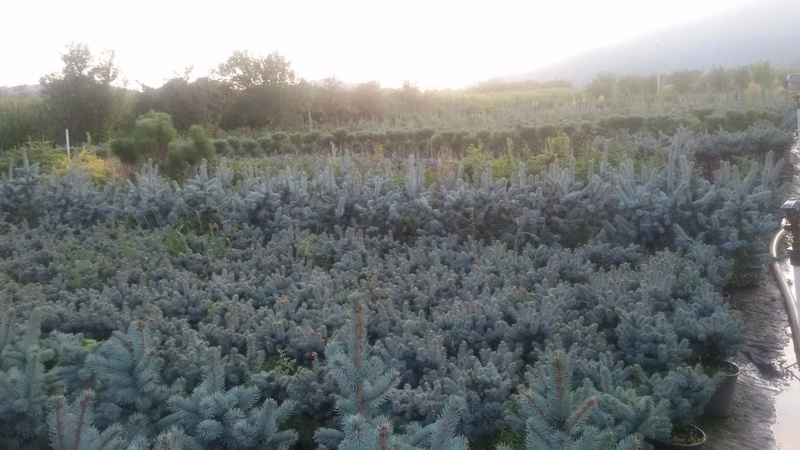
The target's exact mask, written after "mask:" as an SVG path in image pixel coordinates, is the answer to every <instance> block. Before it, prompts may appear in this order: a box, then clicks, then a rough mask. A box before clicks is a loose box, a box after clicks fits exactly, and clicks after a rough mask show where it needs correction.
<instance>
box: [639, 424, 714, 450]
mask: <svg viewBox="0 0 800 450" xmlns="http://www.w3.org/2000/svg"><path fill="white" fill-rule="evenodd" d="M687 426H688V427H691V428H693V429H694V430H696V432H697V434H698V435H700V436H702V438H700V439H698V441H697V442H695V443H692V444H675V443H673V442H666V441H660V440H658V439H648V440H647V441H648V442H650V444H652V445H653V450H701V449H702V448H703V445H704V444H705V443H706V433H705V432H703V430H701V429H700V428H698V427H696V426H694V425H692V424H688V425H687Z"/></svg>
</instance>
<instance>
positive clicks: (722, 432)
mask: <svg viewBox="0 0 800 450" xmlns="http://www.w3.org/2000/svg"><path fill="white" fill-rule="evenodd" d="M760 280H761V281H760V283H759V285H758V286H755V287H751V288H743V289H739V290H736V291H733V292H731V298H730V301H731V302H733V304H734V306H735V307H736V309H738V310H739V311H741V312H742V315H743V317H744V319H745V321H746V322H747V324H748V332H747V344H746V351H745V352H742V353H740V354H739V355H737V356H736V357H735V358H733V359H732V360H733V361H734V362H735V363H736V364H737V365H738V366H739V367H740V369H741V373H740V374H739V380H738V383H737V386H736V394H735V396H734V401H733V409H732V413H731V416H730V417H728V418H726V419H712V418H702V419H701V420H699V421H698V423H697V424H698V425H699V426H700V427H701V428H702V429H703V430H704V431H705V432H706V436H707V440H706V444H705V447H704V448H705V449H706V450H737V449H746V450H762V449H763V450H768V449H777V448H781V449H785V450H788V449H789V448H794V447H788V446H786V445H785V444H786V443H778V442H776V438H775V433H774V432H773V425H775V422H776V418H777V416H776V410H775V397H776V395H777V394H778V393H779V392H780V391H781V390H782V387H784V386H786V385H787V383H788V380H789V377H791V373H790V370H788V369H787V368H786V367H788V366H789V362H788V361H787V358H785V354H784V349H785V348H786V347H787V345H789V341H790V335H789V334H788V333H787V329H788V326H789V325H788V320H787V316H786V312H785V310H784V307H783V301H782V299H781V294H780V290H779V288H778V286H777V284H776V283H775V281H774V276H773V274H772V272H771V271H770V270H769V267H766V268H765V269H764V270H763V274H762V276H761V277H760ZM754 360H755V361H757V362H758V363H759V364H758V365H757V364H755V363H754ZM798 426H800V424H799V425H798ZM779 444H782V445H779Z"/></svg>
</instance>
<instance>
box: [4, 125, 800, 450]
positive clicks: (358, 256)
mask: <svg viewBox="0 0 800 450" xmlns="http://www.w3.org/2000/svg"><path fill="white" fill-rule="evenodd" d="M792 139H793V137H792V135H791V133H789V132H787V131H785V130H783V129H781V128H779V127H776V126H775V125H774V124H770V123H762V122H759V123H756V124H754V125H752V126H750V127H743V128H742V130H741V131H738V132H725V131H722V130H720V131H719V132H713V133H707V132H696V131H690V130H688V129H686V128H683V127H679V128H678V129H677V130H674V132H673V133H670V134H664V133H652V132H650V131H646V130H644V131H639V132H635V133H634V132H624V131H622V132H619V133H616V134H614V136H612V137H602V136H597V137H595V138H594V140H593V141H592V142H590V143H589V144H587V147H586V148H587V149H588V150H586V151H584V152H582V154H581V157H577V156H576V155H575V154H574V153H573V152H572V150H571V148H570V140H569V138H568V137H566V136H565V135H563V134H556V135H555V136H553V137H551V138H549V139H548V140H547V141H546V144H547V148H548V149H549V150H548V151H549V153H541V154H539V155H522V154H521V153H520V151H519V149H517V150H514V146H513V142H512V140H511V139H508V140H507V141H506V142H505V146H504V150H503V151H500V152H490V151H487V150H486V149H484V148H483V147H482V145H480V144H475V145H471V146H469V148H467V149H466V151H465V153H466V154H465V156H464V158H455V157H452V155H451V156H447V154H443V155H440V156H439V157H438V158H421V157H418V156H417V157H415V156H408V157H405V156H404V157H389V156H383V155H380V154H378V152H366V153H364V154H351V153H350V152H347V151H333V152H331V153H329V154H325V155H321V154H316V155H299V154H298V155H291V156H289V155H280V154H279V155H275V156H271V157H268V158H267V157H262V158H257V159H248V158H237V159H231V160H228V159H224V158H220V159H218V160H216V161H215V162H214V163H213V164H206V163H203V164H201V165H200V166H199V168H198V169H197V171H196V173H195V174H193V175H192V176H189V177H188V179H186V180H185V182H182V183H177V182H173V181H169V180H168V179H167V178H165V177H164V175H162V174H161V173H160V171H159V169H158V168H157V167H155V166H153V165H152V164H145V165H144V166H142V167H141V169H140V170H139V171H138V174H137V176H134V177H132V179H131V180H130V181H127V180H124V179H114V178H113V177H109V178H108V179H105V180H99V181H98V180H97V179H96V178H95V179H93V178H92V175H91V174H90V173H87V172H85V171H81V170H79V169H71V170H67V171H60V172H59V171H57V170H54V171H45V170H44V168H42V167H41V166H40V165H38V164H28V163H25V164H22V165H17V167H16V168H14V166H13V164H12V166H10V169H9V172H8V174H7V175H6V176H4V177H3V179H2V181H0V307H2V309H0V448H10V449H34V448H47V447H49V448H56V449H75V450H77V449H89V448H92V449H112V448H114V449H149V448H171V449H181V448H185V449H200V448H208V449H218V448H229V449H243V448H262V449H276V448H277V449H280V448H317V446H320V447H321V448H364V449H378V448H408V449H413V448H431V449H464V448H478V449H482V448H513V449H516V448H530V449H540V448H545V449H547V448H574V449H584V448H585V449H623V448H624V449H632V448H648V446H649V444H648V443H647V442H646V438H660V437H665V436H667V435H669V434H670V431H671V429H672V427H673V425H676V424H680V423H684V422H687V421H691V420H692V419H693V418H695V417H697V416H698V415H700V414H701V413H702V411H703V408H704V405H705V401H706V400H707V399H708V398H709V396H710V395H711V393H712V392H713V390H714V388H715V386H716V384H717V382H718V381H719V379H718V377H717V376H716V375H714V374H713V373H711V372H709V370H708V366H709V364H710V363H713V362H714V361H718V360H719V359H722V358H725V357H727V356H730V355H732V354H734V353H736V352H737V351H738V350H739V349H740V347H741V345H742V343H743V339H744V324H743V322H742V320H741V319H740V317H739V314H738V313H737V311H736V310H735V309H734V308H733V307H732V306H731V305H730V304H729V303H728V302H726V301H725V300H724V299H723V296H722V290H723V289H724V288H733V287H736V286H740V285H743V284H746V283H748V282H749V281H751V279H750V277H752V268H753V267H754V266H758V265H760V264H763V263H764V262H765V259H764V255H765V253H766V249H767V247H766V240H765V239H767V238H768V237H770V233H771V232H772V231H774V230H776V229H777V227H778V226H779V220H780V217H779V214H780V213H779V210H778V207H779V205H780V203H781V200H782V195H783V190H782V189H783V188H782V173H783V172H782V168H783V167H784V162H783V157H784V156H785V155H786V152H787V151H788V148H789V146H790V145H791V142H792ZM498 155H499V156H498ZM543 155H544V156H543Z"/></svg>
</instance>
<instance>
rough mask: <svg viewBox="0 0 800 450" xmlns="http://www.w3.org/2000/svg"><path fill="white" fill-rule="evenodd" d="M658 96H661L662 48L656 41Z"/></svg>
mask: <svg viewBox="0 0 800 450" xmlns="http://www.w3.org/2000/svg"><path fill="white" fill-rule="evenodd" d="M656 95H657V96H660V95H661V48H660V46H659V44H658V39H656Z"/></svg>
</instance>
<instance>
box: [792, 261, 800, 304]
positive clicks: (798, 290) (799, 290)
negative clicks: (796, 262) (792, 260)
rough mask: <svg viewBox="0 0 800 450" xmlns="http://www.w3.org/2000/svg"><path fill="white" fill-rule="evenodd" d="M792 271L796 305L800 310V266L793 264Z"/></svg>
mask: <svg viewBox="0 0 800 450" xmlns="http://www.w3.org/2000/svg"><path fill="white" fill-rule="evenodd" d="M792 273H793V274H794V303H795V307H796V308H797V310H798V311H800V303H798V302H797V299H800V284H798V281H800V266H792Z"/></svg>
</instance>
